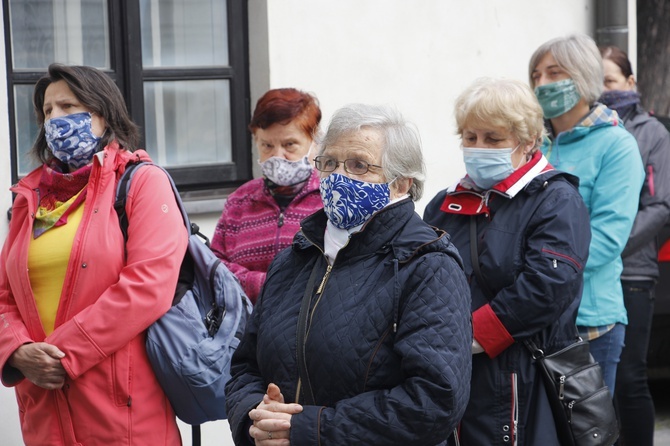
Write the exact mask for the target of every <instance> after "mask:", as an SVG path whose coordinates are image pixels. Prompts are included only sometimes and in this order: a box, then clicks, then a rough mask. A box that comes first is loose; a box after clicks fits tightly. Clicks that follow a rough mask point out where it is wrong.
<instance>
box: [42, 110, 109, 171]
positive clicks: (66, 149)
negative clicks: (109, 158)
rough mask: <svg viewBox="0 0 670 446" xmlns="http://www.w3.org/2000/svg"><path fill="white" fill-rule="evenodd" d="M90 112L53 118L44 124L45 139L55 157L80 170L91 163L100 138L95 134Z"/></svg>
mask: <svg viewBox="0 0 670 446" xmlns="http://www.w3.org/2000/svg"><path fill="white" fill-rule="evenodd" d="M92 122H93V119H92V118H91V114H90V113H88V112H82V113H74V114H72V115H67V116H62V117H60V118H52V119H49V120H48V121H45V122H44V137H45V138H46V141H47V146H49V149H51V152H52V153H53V155H54V156H55V157H56V158H58V159H59V160H61V161H62V162H63V163H65V164H67V165H68V166H70V167H73V168H75V169H78V168H80V167H83V166H85V165H87V164H88V163H90V162H91V159H93V155H94V154H95V152H96V149H97V148H98V143H99V142H100V138H99V137H97V136H95V135H94V134H93V130H92V128H91V125H92Z"/></svg>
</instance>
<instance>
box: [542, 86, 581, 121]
mask: <svg viewBox="0 0 670 446" xmlns="http://www.w3.org/2000/svg"><path fill="white" fill-rule="evenodd" d="M535 96H536V97H537V101H538V102H539V103H540V105H541V106H542V111H543V112H544V117H545V118H547V119H552V118H556V117H558V116H561V115H563V114H565V113H567V112H569V111H570V110H572V109H573V108H574V107H575V105H577V102H579V99H580V98H581V96H580V95H579V91H577V86H576V85H575V82H574V81H573V80H572V79H563V80H562V81H558V82H554V83H551V84H546V85H541V86H539V87H535Z"/></svg>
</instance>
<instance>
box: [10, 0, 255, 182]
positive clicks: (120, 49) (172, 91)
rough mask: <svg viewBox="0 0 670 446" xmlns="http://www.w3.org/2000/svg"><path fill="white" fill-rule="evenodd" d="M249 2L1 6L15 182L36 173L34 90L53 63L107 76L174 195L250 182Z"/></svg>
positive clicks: (43, 0)
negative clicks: (91, 68)
mask: <svg viewBox="0 0 670 446" xmlns="http://www.w3.org/2000/svg"><path fill="white" fill-rule="evenodd" d="M246 3H247V2H246V1H244V0H227V1H226V0H127V1H123V2H120V1H116V0H3V7H4V8H3V11H4V15H5V17H4V20H5V33H6V36H5V42H6V48H7V80H8V88H9V103H10V120H11V122H10V127H11V135H10V136H11V144H12V180H13V181H16V180H18V178H19V177H21V176H23V175H25V174H26V173H28V172H29V171H30V170H31V169H33V168H34V167H35V164H34V162H32V160H31V159H29V157H28V156H27V152H28V151H29V150H30V147H31V146H32V143H33V141H34V139H35V136H36V135H37V131H38V129H37V126H36V124H35V118H34V114H33V109H32V92H33V86H34V84H35V82H36V81H37V79H39V78H40V77H41V76H42V75H43V74H44V73H45V71H46V68H47V67H48V65H49V64H50V63H52V62H60V63H65V64H76V65H91V66H94V67H96V68H99V69H102V70H104V71H105V72H107V73H108V74H109V76H111V77H112V78H113V79H114V80H115V82H116V83H117V85H118V86H119V88H120V89H121V91H122V93H123V94H124V97H125V98H126V104H127V105H128V109H129V111H130V114H131V116H132V118H133V120H134V121H135V122H136V123H137V124H138V125H139V126H140V127H141V129H142V132H143V133H142V135H143V141H142V147H146V149H147V151H148V152H149V154H150V155H151V157H152V158H153V160H154V162H156V163H158V164H160V165H162V166H164V167H166V168H167V169H168V170H169V171H170V173H171V174H172V176H173V178H174V180H175V182H176V183H177V185H178V186H179V188H180V190H181V191H189V190H194V191H195V190H215V189H221V188H225V187H234V186H237V185H239V184H241V183H242V182H244V181H246V180H248V179H250V177H251V151H250V140H249V136H248V131H247V129H246V125H247V119H248V118H247V117H248V115H249V112H248V108H249V105H248V104H249V87H248V76H247V65H248V63H247V54H246V51H247V50H246V48H247V44H246V41H247V36H246V33H247V30H246V26H245V24H246V23H247V20H246V17H247V16H246V14H247V11H246Z"/></svg>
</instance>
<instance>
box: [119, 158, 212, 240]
mask: <svg viewBox="0 0 670 446" xmlns="http://www.w3.org/2000/svg"><path fill="white" fill-rule="evenodd" d="M145 165H147V166H155V167H157V168H158V169H160V170H162V171H163V172H164V173H165V175H167V177H168V180H169V181H170V186H171V187H172V192H173V193H174V197H175V200H176V201H177V206H179V210H180V212H181V215H182V217H183V219H184V225H185V226H186V228H187V229H188V231H189V235H193V234H197V235H198V236H200V237H202V238H203V239H204V240H205V244H206V245H207V246H209V239H208V238H207V237H205V236H204V235H203V234H201V233H200V228H199V227H198V225H196V224H195V223H191V221H190V220H189V218H188V214H187V213H186V208H184V203H183V202H182V201H181V196H180V195H179V191H178V190H177V186H176V185H175V184H174V180H173V179H172V177H171V176H170V174H169V173H168V171H167V170H165V169H164V168H162V167H161V166H159V165H157V164H154V163H151V162H148V161H140V162H130V163H128V164H126V170H125V171H124V172H123V175H121V178H119V182H118V183H117V185H116V195H115V198H114V210H115V211H116V213H117V215H118V216H119V226H120V227H121V232H122V233H123V240H124V241H126V242H127V241H128V214H127V212H126V201H127V199H128V192H129V191H130V183H131V180H132V178H133V176H134V175H135V173H136V172H137V169H138V168H140V167H142V166H145Z"/></svg>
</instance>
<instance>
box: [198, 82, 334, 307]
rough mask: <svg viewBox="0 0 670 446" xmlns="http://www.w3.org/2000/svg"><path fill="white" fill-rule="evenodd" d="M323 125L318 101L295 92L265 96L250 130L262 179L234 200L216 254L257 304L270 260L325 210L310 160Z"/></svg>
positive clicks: (224, 217) (216, 234) (228, 207)
mask: <svg viewBox="0 0 670 446" xmlns="http://www.w3.org/2000/svg"><path fill="white" fill-rule="evenodd" d="M320 122H321V109H320V108H319V104H318V102H317V100H316V98H315V97H314V96H312V95H310V94H308V93H305V92H302V91H300V90H296V89H294V88H279V89H276V90H270V91H268V92H267V93H265V94H264V95H263V96H262V97H261V98H260V99H259V100H258V102H257V103H256V109H255V110H254V115H253V117H252V118H251V123H250V124H249V130H251V133H252V134H253V139H254V142H255V143H256V147H257V148H258V153H259V163H260V165H261V171H262V173H263V177H262V178H256V179H254V180H251V181H249V182H247V183H245V184H243V185H242V186H240V187H239V188H238V189H237V190H236V191H235V192H233V193H232V194H230V196H229V197H228V199H227V200H226V204H225V206H224V208H223V213H222V214H221V218H220V219H219V221H218V223H217V225H216V229H215V231H214V237H213V238H212V244H211V246H212V250H213V251H214V253H215V254H216V255H217V257H219V258H220V259H221V260H222V261H223V262H224V263H225V264H226V266H227V267H228V268H229V269H230V270H231V271H232V272H233V274H235V276H236V277H237V278H238V279H239V280H240V282H241V284H242V288H243V289H244V291H245V292H246V294H247V296H248V297H249V299H250V300H251V302H252V303H255V302H256V299H257V297H258V294H259V292H260V289H261V286H262V285H263V282H264V281H265V274H266V272H267V269H268V267H269V266H270V262H272V259H273V258H274V257H275V256H276V255H277V253H279V251H281V250H282V249H284V248H286V247H288V246H289V245H290V244H291V241H292V240H293V236H294V235H295V233H296V232H298V230H299V229H300V220H302V219H303V218H305V217H307V216H308V215H310V214H312V213H314V212H315V211H317V210H318V209H321V207H322V206H323V205H322V203H321V198H320V197H319V176H318V172H316V170H314V168H313V165H312V163H311V161H310V159H309V156H310V153H311V148H312V145H313V143H314V137H315V136H316V134H317V132H318V128H319V123H320Z"/></svg>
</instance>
